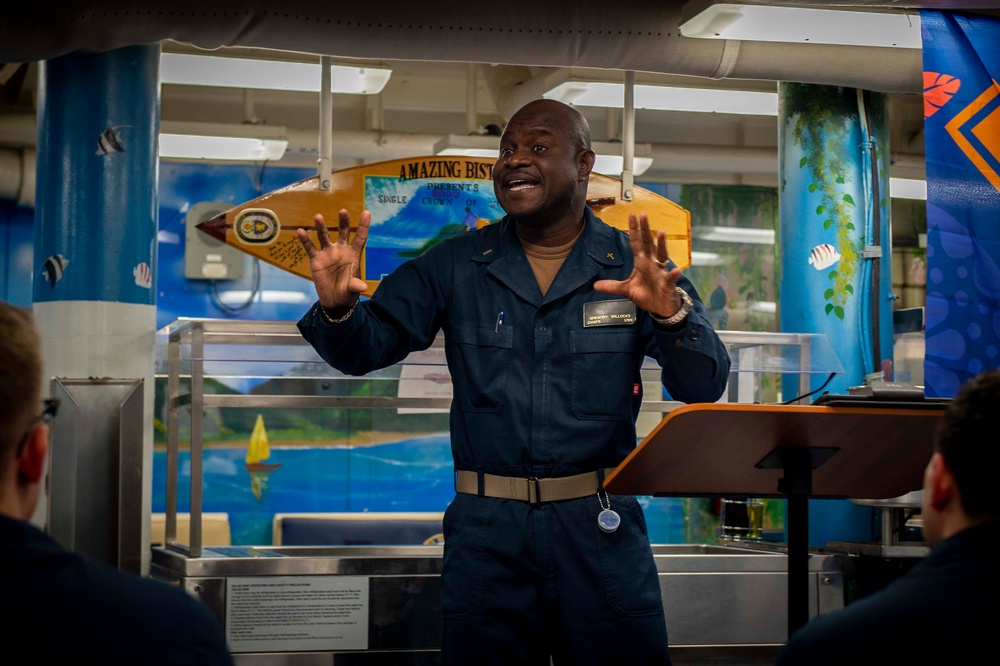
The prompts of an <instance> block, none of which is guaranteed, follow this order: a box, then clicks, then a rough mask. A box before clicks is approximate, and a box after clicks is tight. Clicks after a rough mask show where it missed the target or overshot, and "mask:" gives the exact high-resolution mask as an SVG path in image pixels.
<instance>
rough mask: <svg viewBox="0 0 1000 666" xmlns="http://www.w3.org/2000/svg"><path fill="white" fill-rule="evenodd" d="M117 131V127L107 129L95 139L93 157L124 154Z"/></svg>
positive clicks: (123, 147) (122, 143) (123, 145)
mask: <svg viewBox="0 0 1000 666" xmlns="http://www.w3.org/2000/svg"><path fill="white" fill-rule="evenodd" d="M117 130H118V128H117V127H109V128H108V129H106V130H104V132H102V133H101V136H100V137H98V139H97V152H96V153H94V154H95V155H110V154H111V153H124V152H125V144H124V142H123V141H122V137H121V135H120V134H118V132H117Z"/></svg>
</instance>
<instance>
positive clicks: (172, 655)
mask: <svg viewBox="0 0 1000 666" xmlns="http://www.w3.org/2000/svg"><path fill="white" fill-rule="evenodd" d="M0 567H2V571H0V581H2V587H3V590H4V597H5V599H6V600H7V601H8V603H7V604H5V606H6V608H5V609H4V611H3V614H4V615H5V616H6V617H5V619H4V623H3V626H4V631H5V632H8V631H9V632H10V634H11V635H16V636H18V637H19V639H21V640H23V641H24V644H25V645H29V646H31V648H30V649H31V651H32V654H31V658H32V661H33V663H57V662H61V661H62V660H65V659H76V658H77V657H80V656H82V655H86V656H87V657H88V659H92V660H93V661H95V662H99V663H101V664H102V665H107V664H144V665H153V664H163V665H167V664H191V665H196V664H197V665H202V664H204V665H215V664H220V665H226V664H232V657H231V655H230V653H229V650H228V647H227V646H226V641H225V638H224V636H223V634H222V631H221V629H220V627H219V623H218V621H217V620H216V618H215V617H214V616H213V615H212V614H211V613H210V612H209V610H208V609H207V608H206V607H205V606H204V605H203V604H202V603H201V602H200V601H198V600H197V599H195V598H194V597H192V596H191V595H190V594H188V593H187V592H185V591H183V590H182V589H180V588H177V587H173V586H171V585H168V584H166V583H163V582H160V581H157V580H152V579H148V578H142V577H140V576H137V575H134V574H130V573H125V572H121V571H118V570H117V569H115V568H113V567H111V566H108V565H105V564H101V563H99V562H95V561H93V560H91V559H89V558H87V557H84V556H82V555H80V554H78V553H74V552H71V551H68V550H66V549H64V548H62V547H61V546H60V545H59V544H57V543H56V542H55V541H53V540H52V539H51V538H50V537H48V536H47V535H46V534H44V533H43V532H42V531H41V530H39V529H38V528H36V527H34V526H33V525H30V524H28V523H25V522H22V521H18V520H15V519H12V518H10V517H7V516H0ZM15 610H16V612H14V611H15Z"/></svg>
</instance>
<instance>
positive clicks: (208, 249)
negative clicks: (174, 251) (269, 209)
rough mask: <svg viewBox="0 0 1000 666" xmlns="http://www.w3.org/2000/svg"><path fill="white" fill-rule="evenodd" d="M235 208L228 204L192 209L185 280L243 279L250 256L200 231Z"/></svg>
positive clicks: (211, 203)
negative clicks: (215, 218)
mask: <svg viewBox="0 0 1000 666" xmlns="http://www.w3.org/2000/svg"><path fill="white" fill-rule="evenodd" d="M232 207H233V205H232V204H231V203H226V202H224V201H202V202H200V203H196V204H194V205H193V206H191V208H190V209H188V213H187V219H186V221H185V224H184V230H185V232H184V243H185V245H184V277H186V278H188V279H190V280H238V279H240V278H241V277H243V260H244V258H245V257H246V256H247V255H246V254H245V253H243V252H240V251H239V250H237V249H236V248H234V247H232V246H230V245H227V244H226V243H223V242H222V241H220V240H218V239H216V238H212V237H211V236H209V235H208V234H206V233H205V232H203V231H201V230H200V229H198V228H197V225H199V224H201V223H202V222H204V221H205V220H209V219H211V218H213V217H215V216H216V215H219V214H220V213H224V212H226V211H227V210H229V209H230V208H232Z"/></svg>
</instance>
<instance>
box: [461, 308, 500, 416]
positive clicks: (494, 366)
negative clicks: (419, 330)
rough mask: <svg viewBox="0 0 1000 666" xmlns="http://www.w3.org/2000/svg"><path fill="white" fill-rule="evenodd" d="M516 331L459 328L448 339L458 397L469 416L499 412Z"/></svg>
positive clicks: (486, 327)
mask: <svg viewBox="0 0 1000 666" xmlns="http://www.w3.org/2000/svg"><path fill="white" fill-rule="evenodd" d="M513 340H514V328H513V327H511V326H500V327H499V330H494V327H492V326H473V325H471V324H456V325H455V326H453V327H452V329H451V330H450V331H449V333H448V336H447V343H448V346H449V347H450V348H451V379H452V382H453V384H454V387H455V397H456V399H457V400H458V404H459V406H460V407H461V408H462V410H463V411H466V412H494V413H496V412H499V411H500V410H501V409H502V408H503V406H504V404H505V403H506V401H505V395H504V391H505V389H506V386H507V364H508V363H509V362H510V350H511V346H512V342H513Z"/></svg>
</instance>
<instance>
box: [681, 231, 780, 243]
mask: <svg viewBox="0 0 1000 666" xmlns="http://www.w3.org/2000/svg"><path fill="white" fill-rule="evenodd" d="M691 235H692V236H693V237H694V238H699V239H701V240H706V241H715V242H718V243H750V244H753V245H774V230H773V229H749V228H746V227H692V228H691Z"/></svg>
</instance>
